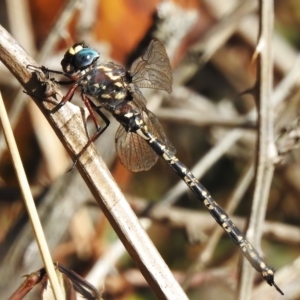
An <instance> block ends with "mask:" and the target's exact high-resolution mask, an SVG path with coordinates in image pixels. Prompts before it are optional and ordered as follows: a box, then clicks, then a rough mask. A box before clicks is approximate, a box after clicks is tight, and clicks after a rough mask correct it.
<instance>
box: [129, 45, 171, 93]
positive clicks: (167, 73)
mask: <svg viewBox="0 0 300 300" xmlns="http://www.w3.org/2000/svg"><path fill="white" fill-rule="evenodd" d="M130 74H131V76H132V83H134V84H135V85H136V86H137V87H140V88H152V89H159V90H165V91H167V92H168V93H171V91H172V69H171V66H170V61H169V58H168V55H167V53H166V50H165V47H164V46H163V44H162V43H161V42H160V41H158V40H152V41H151V43H150V45H149V47H148V48H147V50H146V52H145V54H144V55H142V56H141V57H139V58H138V59H137V60H135V61H134V62H133V64H132V66H131V69H130Z"/></svg>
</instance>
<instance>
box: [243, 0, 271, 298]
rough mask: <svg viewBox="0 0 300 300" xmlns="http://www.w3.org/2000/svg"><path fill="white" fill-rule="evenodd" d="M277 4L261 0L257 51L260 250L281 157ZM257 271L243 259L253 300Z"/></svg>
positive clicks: (255, 214)
mask: <svg viewBox="0 0 300 300" xmlns="http://www.w3.org/2000/svg"><path fill="white" fill-rule="evenodd" d="M273 12H274V7H273V1H272V0H261V1H260V24H261V25H260V33H259V41H258V46H257V51H258V53H259V61H258V79H257V86H258V93H257V103H259V104H258V105H259V109H258V121H259V131H258V147H257V155H258V159H257V166H256V178H255V190H254V197H253V205H252V213H251V219H250V222H249V227H248V230H247V234H246V236H247V238H248V239H249V240H250V241H251V242H252V244H253V246H254V248H256V249H260V241H261V236H262V227H263V223H264V220H265V214H266V209H267V204H268V198H269V191H270V186H271V182H272V178H273V173H274V164H273V162H274V158H275V157H276V156H277V152H276V146H275V142H274V132H273V113H272V104H271V95H272V85H273V55H272V33H273V19H274V15H273ZM253 271H254V270H253V269H252V267H251V266H250V265H249V264H248V263H246V262H245V261H243V271H242V275H241V281H240V289H239V299H243V300H245V299H250V298H251V291H252V284H253V278H254V272H253Z"/></svg>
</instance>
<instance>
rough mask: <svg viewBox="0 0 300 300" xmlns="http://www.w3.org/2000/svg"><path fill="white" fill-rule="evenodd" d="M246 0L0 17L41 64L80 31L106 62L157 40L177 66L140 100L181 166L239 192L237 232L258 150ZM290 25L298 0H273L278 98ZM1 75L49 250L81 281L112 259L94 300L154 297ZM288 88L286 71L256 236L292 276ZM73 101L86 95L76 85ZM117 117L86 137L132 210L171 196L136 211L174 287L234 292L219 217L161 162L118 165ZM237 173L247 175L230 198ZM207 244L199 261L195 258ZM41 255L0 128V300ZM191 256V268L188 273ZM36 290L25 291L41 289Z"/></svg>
mask: <svg viewBox="0 0 300 300" xmlns="http://www.w3.org/2000/svg"><path fill="white" fill-rule="evenodd" d="M257 9H258V3H257V2H256V1H249V0H247V1H242V0H241V1H238V0H230V1H217V0H202V1H201V0H169V1H167V0H166V1H158V0H148V1H143V0H114V1H110V0H102V1H101V0H87V1H75V0H73V1H61V0H51V1H47V0H46V1H45V0H24V1H16V0H8V1H1V3H0V23H1V25H2V26H3V27H5V28H6V29H7V30H8V31H9V32H10V33H11V34H12V35H13V36H14V37H15V38H16V39H17V41H18V42H19V43H20V44H21V45H22V46H23V47H24V48H25V49H26V51H28V53H29V54H30V55H32V56H33V57H34V58H35V59H37V61H38V63H39V64H41V65H44V66H47V67H48V68H50V69H56V70H60V61H61V59H62V57H63V54H64V52H65V51H66V49H67V48H68V47H70V46H71V45H72V44H73V43H74V42H77V41H85V42H86V43H87V44H88V45H90V46H91V47H92V48H93V49H96V50H97V51H99V52H100V54H101V57H100V59H101V60H103V61H105V60H114V61H116V62H119V63H120V64H122V65H125V66H127V67H130V64H131V62H132V61H133V60H134V59H135V58H137V57H138V56H139V55H141V53H142V52H143V50H145V48H146V47H147V45H148V44H149V42H150V40H151V39H152V38H154V37H155V38H158V39H160V40H161V41H162V42H163V44H164V45H165V47H166V50H167V52H168V54H169V57H170V61H171V65H172V68H173V70H174V85H173V92H172V94H171V95H167V94H166V93H160V92H158V91H154V92H153V91H151V92H149V93H148V91H146V92H145V97H146V99H147V101H148V108H149V109H150V110H152V111H153V112H154V113H155V114H156V115H157V116H158V118H159V119H160V121H161V123H162V125H163V127H164V129H165V132H166V134H167V136H168V137H169V139H170V140H171V141H172V143H173V144H174V146H175V148H176V149H177V156H178V157H179V159H181V160H182V161H183V162H184V163H185V164H186V165H187V166H188V167H190V168H193V167H195V166H198V171H197V172H198V173H197V172H196V174H197V176H199V178H200V179H201V182H202V183H203V184H204V186H205V187H206V188H207V189H208V190H209V191H210V192H211V194H212V195H213V197H214V198H215V199H216V201H217V202H218V203H219V204H220V205H221V206H223V207H226V206H227V205H229V204H230V203H231V201H233V199H236V198H238V201H239V202H238V203H237V208H236V209H234V211H231V212H230V215H231V216H232V217H233V220H234V221H235V222H236V223H237V224H238V226H239V227H241V229H243V230H245V228H246V223H247V221H248V218H249V216H250V213H251V202H252V197H253V188H254V182H253V176H254V175H253V172H251V165H252V164H253V161H255V158H256V155H257V154H256V116H255V114H252V115H250V114H249V112H250V111H251V110H254V111H255V110H256V105H255V100H254V97H253V96H252V95H251V93H250V94H245V95H241V93H242V92H244V91H246V90H249V89H251V88H252V87H253V86H254V84H255V81H256V61H255V57H254V56H253V55H254V53H255V49H256V45H257V34H258V25H259V23H258V22H259V21H258V20H259V19H258V12H257ZM299 29H300V2H299V1H296V0H286V1H280V0H277V1H275V32H274V45H273V46H274V48H273V50H274V91H276V92H277V94H276V95H277V99H278V97H280V96H278V93H280V90H278V89H276V88H277V87H279V86H280V83H281V82H283V80H285V79H286V78H287V76H288V74H289V72H290V71H291V70H292V68H293V67H294V66H296V64H297V62H298V60H299V57H298V51H299V47H300V35H299ZM298 64H299V63H298ZM299 70H300V68H299ZM0 74H1V75H0V89H1V92H2V94H3V98H4V101H5V104H6V106H7V108H8V110H9V113H10V116H11V120H12V125H13V127H14V134H15V137H16V140H17V144H18V147H19V151H20V153H21V157H22V160H23V163H24V166H25V170H26V173H27V176H28V178H29V181H30V185H31V188H32V193H33V195H34V198H35V200H36V204H37V206H38V208H39V213H40V217H41V221H42V224H43V227H44V229H45V234H46V237H47V240H48V241H49V247H50V249H51V252H52V255H53V260H54V261H58V262H60V263H61V264H63V265H65V266H68V267H69V268H70V269H72V270H74V271H76V272H77V273H78V274H80V275H81V276H83V277H87V278H89V277H88V276H89V274H90V272H91V270H92V268H93V267H95V265H96V262H98V263H99V261H100V262H101V261H104V262H106V263H107V264H108V265H109V267H107V266H106V269H105V268H104V269H105V272H104V271H103V270H102V272H103V273H105V274H104V275H102V278H101V280H100V279H99V280H98V281H97V283H96V286H97V288H99V290H102V292H103V297H104V298H105V299H149V300H150V299H156V298H155V295H154V294H153V293H152V291H151V290H150V289H149V287H148V285H147V283H146V282H145V280H144V278H143V276H142V274H141V273H140V272H139V270H138V269H137V268H136V266H135V264H134V263H133V262H132V260H131V258H130V257H129V256H128V254H127V253H126V251H125V250H122V251H121V253H118V254H115V255H114V256H113V257H110V258H108V254H110V253H114V252H113V249H114V247H117V245H118V242H117V236H116V234H115V233H114V232H113V230H112V229H111V227H110V225H109V223H108V221H107V220H106V219H105V217H104V216H103V214H102V213H101V211H100V209H99V207H98V206H97V205H96V203H95V202H94V200H93V198H92V195H91V194H90V193H89V191H88V189H87V187H86V186H85V184H84V182H83V181H82V180H81V178H80V176H79V174H78V172H77V170H76V169H74V170H73V171H72V172H70V173H66V170H68V168H69V167H70V166H71V164H72V162H71V160H70V158H69V157H68V155H67V153H66V151H65V150H64V148H63V147H62V145H61V143H60V142H59V141H58V139H57V138H56V136H55V134H54V132H53V130H52V129H51V128H50V126H49V125H48V124H47V122H46V121H45V119H44V117H43V116H42V114H41V113H40V112H39V110H38V109H37V107H36V106H35V104H34V103H33V101H31V99H30V98H28V97H27V96H26V95H24V94H23V92H22V88H21V87H20V85H19V84H18V82H17V81H16V80H15V79H14V78H13V76H12V75H11V74H10V73H9V72H8V70H7V69H6V68H5V67H4V66H3V65H2V64H0ZM299 78H300V77H299ZM298 85H299V83H298V82H295V83H294V84H293V86H292V88H291V89H290V90H289V93H287V94H284V95H283V96H281V98H280V99H279V100H278V102H277V104H276V106H275V107H274V117H275V119H274V130H275V137H276V139H277V141H278V143H277V147H278V151H279V152H280V154H282V155H280V156H279V158H278V163H277V164H276V171H275V174H274V178H273V182H272V186H271V190H270V195H269V204H268V209H267V215H266V223H265V227H264V235H263V240H262V251H263V253H264V256H265V257H266V259H267V261H268V263H269V264H270V265H272V266H274V267H276V269H278V270H279V272H280V270H281V268H283V267H287V266H290V269H289V273H288V274H289V275H288V276H290V277H291V278H292V275H291V274H299V273H297V270H295V269H294V268H295V266H294V267H292V264H293V262H297V258H298V257H299V250H300V249H299V245H300V230H299V219H300V206H299V195H300V186H299V179H300V168H299V167H300V164H299V158H300V157H299V152H298V151H297V150H295V151H290V150H291V149H292V148H296V147H297V142H298V140H299V134H298V135H297V132H298V131H297V129H298V121H297V118H298V111H299V109H298V101H299V96H298V95H299V87H298ZM64 92H66V90H64ZM143 92H144V91H143ZM274 94H275V92H274ZM74 103H75V104H78V105H81V106H82V105H83V104H82V102H81V101H80V96H79V95H77V97H76V99H74ZM117 126H118V124H117V122H115V121H112V123H111V125H110V127H109V129H108V130H107V131H106V132H105V133H104V134H103V135H102V136H101V137H100V138H99V139H98V140H97V142H96V144H97V149H98V150H99V152H100V154H101V155H102V156H103V158H104V159H105V161H106V163H107V165H108V166H109V167H110V170H111V172H112V174H113V176H114V178H115V180H116V181H117V183H118V184H119V186H120V187H121V189H122V191H123V192H124V193H125V195H126V197H127V199H128V201H129V202H130V204H131V206H132V208H133V209H134V210H135V212H136V213H137V215H141V213H142V212H143V211H144V209H145V207H146V205H148V204H152V205H153V206H155V204H157V203H160V201H163V200H166V198H168V199H171V200H172V201H174V205H173V206H171V207H170V208H169V209H166V210H164V209H163V208H161V209H160V210H157V211H155V210H154V211H153V212H150V213H144V214H143V218H144V217H146V218H148V221H151V227H150V229H149V230H148V233H149V235H150V237H151V239H152V240H153V242H154V243H155V245H156V247H157V248H158V250H159V252H160V253H161V255H162V257H163V258H164V260H165V261H166V263H167V264H168V266H169V267H170V269H171V270H172V271H173V272H174V275H175V276H176V279H177V280H178V281H179V282H180V283H181V284H183V283H184V284H185V288H186V292H187V295H188V296H189V298H190V299H201V297H203V298H205V299H217V298H220V296H221V298H222V299H233V297H234V296H233V295H234V293H235V290H236V288H237V284H238V281H239V270H240V269H239V268H240V253H239V250H238V249H237V248H236V247H235V245H233V244H232V242H231V241H230V240H229V238H228V237H227V236H225V235H224V236H220V238H219V239H218V240H217V242H216V244H214V245H210V244H209V241H210V237H211V236H212V235H213V233H214V231H215V230H216V228H217V226H215V224H214V220H213V219H212V218H211V217H210V215H209V214H208V213H207V212H206V211H205V209H204V207H203V205H202V204H201V203H200V202H199V201H195V198H194V196H193V195H192V194H191V193H190V192H188V191H187V190H186V189H183V188H182V189H180V188H179V189H176V190H174V189H173V187H174V186H175V185H176V184H177V183H178V182H179V179H178V177H177V176H176V175H175V174H174V173H173V171H172V170H171V169H170V168H169V167H168V166H167V164H166V163H165V162H164V161H163V160H161V159H160V160H159V161H158V163H157V164H156V165H155V166H154V167H153V168H152V169H151V170H150V171H148V172H141V173H138V174H133V173H131V172H129V171H127V170H126V169H125V168H124V167H123V166H122V165H121V164H120V163H119V161H118V158H117V157H116V156H115V147H114V134H115V131H116V128H117ZM91 128H92V129H93V127H91ZM237 128H238V129H239V130H241V131H240V132H241V134H240V137H239V138H236V139H235V140H234V138H232V132H233V130H235V129H237ZM291 132H292V133H295V135H292V134H291ZM288 138H290V140H288ZM287 140H288V141H290V143H291V144H292V145H290V144H288V141H287ZM286 148H287V150H282V149H286ZM216 149H218V151H219V152H218V153H215V152H214V150H216ZM207 154H210V156H207ZM141 155H142V153H141ZM298 164H299V165H298ZM247 176H248V177H247ZM245 178H248V179H247V180H246V179H245ZM245 182H246V183H245ZM242 183H243V184H244V183H245V186H244V187H243V188H242V192H241V194H240V195H239V196H236V193H237V189H238V188H239V187H241V184H242ZM175 202H176V204H175ZM204 250H205V251H206V253H209V256H210V257H209V258H208V259H207V258H206V259H205V258H204V257H202V256H201V253H203V251H204ZM38 257H39V254H38V251H37V247H36V246H35V242H34V240H33V236H32V234H31V228H30V224H29V222H28V218H27V217H26V212H25V211H24V206H23V203H22V199H21V194H20V191H19V187H18V184H17V180H16V176H15V172H14V168H13V165H12V163H11V159H10V156H9V153H8V151H7V150H6V145H5V141H4V139H3V136H2V133H1V137H0V259H1V266H0V270H1V269H2V273H0V274H1V276H2V277H1V276H0V296H1V294H2V296H1V299H6V298H7V297H8V295H10V294H11V293H12V292H13V291H14V290H15V289H16V288H17V287H18V286H19V285H20V284H21V282H22V278H21V276H22V275H24V274H28V273H30V272H33V271H36V270H38V269H39V268H40V267H41V266H42V264H41V261H40V260H39V258H38ZM196 262H197V264H198V271H197V272H195V273H193V274H192V276H191V277H189V278H188V280H187V278H186V276H187V274H189V273H190V270H191V268H192V267H194V266H195V264H196ZM3 270H5V272H4V271H3ZM99 272H100V271H99ZM293 272H295V273H293ZM298 272H299V270H298ZM4 277H5V278H4ZM286 277H287V276H286ZM296 278H297V277H296ZM4 279H5V280H4ZM295 280H296V279H295ZM277 283H278V285H279V286H280V287H281V288H282V289H283V290H284V292H285V293H287V294H289V293H288V291H289V289H291V290H292V289H294V288H295V285H299V284H298V283H296V281H293V280H292V279H291V280H290V282H289V285H288V286H287V284H286V285H285V286H282V284H281V285H280V283H279V282H277ZM261 284H262V285H263V287H261ZM255 288H257V289H259V288H266V291H268V292H270V290H271V292H270V293H271V294H270V295H271V296H266V297H265V298H264V299H276V298H275V297H276V296H277V295H276V291H275V289H274V290H273V289H271V288H270V287H268V286H267V284H266V283H265V282H262V279H261V278H260V276H259V274H257V279H256V284H255ZM295 289H296V291H297V292H295V293H294V295H293V296H287V297H286V298H281V299H300V289H299V287H298V288H295ZM39 291H40V288H38V289H37V291H35V293H36V294H37V295H35V294H34V292H32V294H30V296H28V298H26V299H40V298H39V296H38V294H39V293H38V292H39ZM262 293H263V292H262V290H261V291H260V294H259V295H260V296H259V295H258V294H256V295H257V296H256V297H257V298H255V294H254V296H253V297H254V299H261V295H267V294H262ZM35 297H36V298H35ZM258 297H259V298H258ZM268 297H270V298H268Z"/></svg>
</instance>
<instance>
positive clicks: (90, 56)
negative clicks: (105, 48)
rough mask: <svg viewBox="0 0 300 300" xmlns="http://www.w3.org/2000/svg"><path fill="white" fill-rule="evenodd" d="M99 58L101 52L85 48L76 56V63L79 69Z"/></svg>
mask: <svg viewBox="0 0 300 300" xmlns="http://www.w3.org/2000/svg"><path fill="white" fill-rule="evenodd" d="M97 58H99V54H98V53H97V52H96V51H94V50H92V49H90V48H83V49H82V50H80V51H79V52H78V53H77V54H76V56H75V65H76V67H77V68H78V69H84V68H85V67H88V66H89V65H90V64H91V63H92V62H94V61H95V60H96V59H97Z"/></svg>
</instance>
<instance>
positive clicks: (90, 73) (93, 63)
mask: <svg viewBox="0 0 300 300" xmlns="http://www.w3.org/2000/svg"><path fill="white" fill-rule="evenodd" d="M99 58H100V54H99V53H98V52H97V51H95V50H93V49H92V48H90V47H88V46H87V45H85V44H84V43H76V44H74V45H73V46H72V47H70V48H69V49H68V50H67V52H66V53H65V55H64V57H63V59H62V61H61V66H62V70H63V71H55V70H50V69H47V68H46V67H41V68H40V69H41V71H42V72H43V73H45V74H48V75H49V74H50V73H54V74H61V75H63V76H65V77H66V78H68V79H69V81H68V82H64V83H62V82H60V81H57V83H62V84H70V88H69V90H68V92H67V93H66V95H65V96H64V97H63V98H62V100H61V102H60V103H59V104H58V106H59V107H60V106H63V105H64V104H65V103H66V102H68V101H71V100H72V97H73V95H74V93H75V91H76V90H77V89H80V91H81V98H82V100H83V102H84V104H85V105H86V107H87V108H88V110H89V112H90V115H91V118H92V119H93V121H94V123H95V126H96V132H95V133H94V135H93V136H92V137H91V138H90V139H89V141H88V142H87V144H86V145H85V146H84V147H83V149H82V150H81V151H80V152H79V153H78V154H77V156H76V158H75V161H74V163H75V164H76V163H77V161H78V159H79V157H80V156H81V155H82V153H84V151H85V150H86V149H87V148H88V147H89V146H90V145H91V143H93V142H94V141H95V140H96V139H97V138H98V137H99V136H100V135H101V134H102V133H103V132H104V131H105V129H106V128H107V127H108V126H109V120H108V118H107V117H106V116H105V115H104V113H103V112H102V110H101V109H105V110H107V111H109V112H110V113H111V114H112V115H113V117H114V118H115V119H116V120H117V121H118V122H119V123H120V126H119V128H118V130H117V132H116V136H115V143H116V151H117V154H118V157H119V159H120V161H121V163H122V164H123V165H124V166H125V167H126V168H127V169H128V170H130V171H133V172H140V171H146V170H149V169H150V168H151V167H152V166H153V165H154V164H155V163H156V161H157V159H158V157H161V158H162V159H164V160H165V162H166V163H167V164H168V165H169V166H170V167H171V168H172V169H173V170H174V171H175V172H176V173H177V175H178V176H179V177H180V178H181V179H182V180H183V181H184V182H185V183H186V184H187V186H188V187H189V188H190V189H191V191H192V192H193V193H194V194H195V196H196V197H197V199H198V200H200V201H201V202H202V203H203V204H204V206H205V207H206V208H207V210H208V212H209V213H210V214H211V215H212V217H213V218H214V219H215V221H216V222H217V223H218V224H219V225H220V226H221V227H222V228H223V229H224V230H225V232H226V233H227V234H228V236H229V237H230V238H231V240H232V241H233V242H234V243H235V244H236V245H237V246H238V248H239V249H240V250H241V253H242V254H243V255H244V257H245V258H246V259H247V260H248V261H249V262H250V264H251V265H252V267H253V268H254V269H255V270H257V271H258V272H259V273H260V274H261V275H262V277H263V279H264V280H265V281H266V282H267V283H268V284H269V285H270V286H274V287H275V288H276V290H277V291H278V292H279V293H280V294H282V295H283V292H282V291H281V289H280V288H279V287H278V286H277V285H276V283H275V281H274V275H275V269H274V268H273V267H271V266H269V265H268V264H267V263H266V262H265V261H264V259H263V258H262V257H261V256H260V254H259V253H258V251H257V250H256V249H255V248H254V247H253V246H252V245H251V243H250V242H249V241H248V240H247V239H246V237H245V235H244V234H243V233H242V232H241V231H240V230H239V229H238V228H237V227H236V225H235V224H234V223H233V222H232V221H231V219H230V218H229V216H228V215H227V214H226V212H225V211H224V210H223V209H222V208H221V207H220V206H219V205H218V204H217V202H216V201H215V200H214V199H213V198H212V196H211V195H210V193H209V192H208V191H207V189H206V188H205V187H204V186H203V185H202V184H201V183H200V182H199V180H198V179H197V178H196V177H195V176H194V175H193V174H192V172H191V171H190V170H189V169H188V167H186V166H185V165H184V164H183V163H182V162H181V161H180V160H179V159H178V158H177V157H176V156H175V153H176V150H175V148H174V147H173V145H172V144H171V142H170V141H169V139H168V138H167V137H166V135H165V133H164V130H163V129H162V126H161V125H160V123H159V121H158V119H157V117H156V116H155V115H154V114H153V113H152V112H151V111H150V110H148V109H147V107H146V99H145V98H144V96H143V94H142V93H141V91H140V88H152V89H158V90H164V91H166V92H168V93H171V91H172V69H171V66H170V62H169V58H168V55H167V53H166V50H165V48H164V46H163V44H162V43H161V42H160V41H159V40H157V39H153V40H152V41H151V42H150V44H149V46H148V48H147V49H146V51H145V53H144V54H143V55H142V56H141V57H139V58H138V59H136V60H135V61H134V62H133V64H132V66H131V68H130V69H129V70H128V69H126V68H124V67H123V66H121V65H119V64H116V63H114V62H100V61H99ZM95 112H96V113H97V114H98V116H100V117H101V118H102V119H103V120H104V122H105V126H103V128H101V126H100V125H99V123H98V121H97V118H96V114H95Z"/></svg>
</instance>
